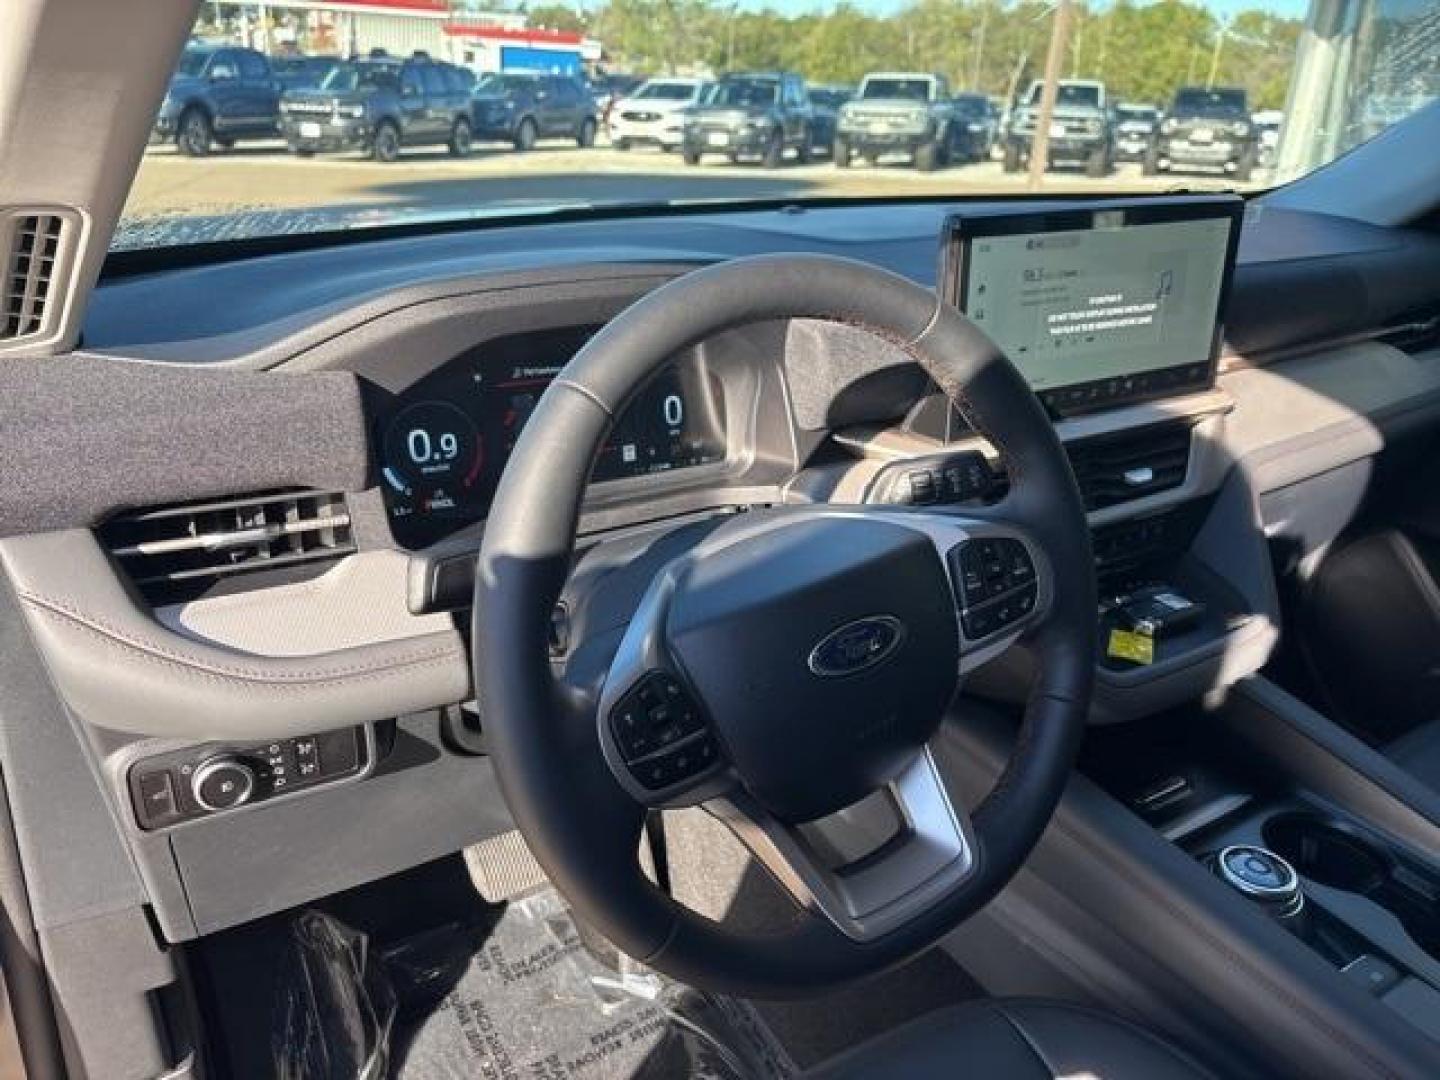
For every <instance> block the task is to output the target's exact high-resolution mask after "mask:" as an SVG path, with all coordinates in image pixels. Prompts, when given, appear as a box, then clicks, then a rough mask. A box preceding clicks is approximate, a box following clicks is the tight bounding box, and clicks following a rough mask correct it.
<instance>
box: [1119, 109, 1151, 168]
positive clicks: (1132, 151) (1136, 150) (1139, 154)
mask: <svg viewBox="0 0 1440 1080" xmlns="http://www.w3.org/2000/svg"><path fill="white" fill-rule="evenodd" d="M1159 124H1160V110H1159V109H1157V108H1156V107H1155V106H1154V105H1132V104H1130V103H1129V102H1121V103H1120V104H1119V105H1116V106H1115V160H1116V161H1142V160H1144V158H1145V151H1147V150H1149V149H1150V140H1151V139H1152V138H1154V136H1155V128H1156V127H1158V126H1159Z"/></svg>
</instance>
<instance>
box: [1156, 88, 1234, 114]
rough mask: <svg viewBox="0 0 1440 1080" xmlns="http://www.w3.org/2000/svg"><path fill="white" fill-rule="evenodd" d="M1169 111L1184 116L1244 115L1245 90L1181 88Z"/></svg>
mask: <svg viewBox="0 0 1440 1080" xmlns="http://www.w3.org/2000/svg"><path fill="white" fill-rule="evenodd" d="M1170 111H1171V112H1172V113H1176V114H1179V115H1185V116H1230V115H1239V116H1244V115H1246V112H1245V91H1244V90H1199V89H1191V90H1181V91H1180V92H1179V93H1178V94H1176V95H1175V104H1174V105H1173V106H1172V107H1171V109H1170Z"/></svg>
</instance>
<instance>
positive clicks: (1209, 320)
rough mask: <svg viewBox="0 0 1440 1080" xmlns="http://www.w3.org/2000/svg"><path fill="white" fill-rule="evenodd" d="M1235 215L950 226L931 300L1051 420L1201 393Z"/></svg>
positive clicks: (1148, 212)
mask: <svg viewBox="0 0 1440 1080" xmlns="http://www.w3.org/2000/svg"><path fill="white" fill-rule="evenodd" d="M1240 209H1241V204H1240V203H1239V200H1232V199H1205V200H1195V201H1167V202H1165V203H1163V204H1156V203H1153V202H1137V203H1135V204H1131V205H1124V204H1115V203H1110V204H1106V206H1105V207H1104V208H1102V209H1086V210H1084V211H1074V210H1062V211H1057V212H1048V213H1047V212H1040V213H1034V212H1030V213H1023V214H1016V213H1013V212H1012V213H1009V214H1004V215H998V214H997V215H984V216H978V217H966V216H960V217H956V218H954V219H952V220H951V222H950V224H949V230H950V236H949V240H948V243H947V255H946V265H945V267H944V269H943V271H942V282H943V285H942V287H944V288H946V289H947V290H948V295H947V299H949V300H951V301H952V302H953V303H955V305H956V306H957V307H959V308H960V309H961V310H962V311H964V312H965V313H966V314H967V315H968V316H969V317H970V318H971V319H972V320H973V321H974V322H975V323H976V325H978V326H979V327H980V328H981V329H982V330H984V331H985V332H986V333H987V334H988V335H989V336H990V337H991V338H992V339H993V340H994V341H995V342H996V343H997V344H998V345H999V346H1000V347H1001V348H1002V349H1004V351H1005V354H1006V355H1007V356H1008V357H1009V358H1010V360H1011V361H1012V362H1013V363H1014V364H1015V366H1016V367H1017V368H1019V370H1020V372H1021V373H1022V374H1023V375H1024V376H1025V377H1026V379H1027V380H1028V381H1029V382H1030V385H1031V386H1032V387H1033V388H1034V390H1035V391H1036V393H1037V394H1039V395H1040V397H1041V399H1042V400H1043V401H1044V402H1045V403H1046V404H1047V405H1049V406H1050V407H1051V408H1052V409H1053V410H1055V411H1056V412H1059V413H1074V412H1079V411H1084V410H1086V409H1090V408H1099V407H1103V406H1109V405H1114V404H1118V403H1121V402H1127V401H1136V400H1141V399H1145V398H1153V397H1159V396H1163V395H1166V394H1175V393H1180V392H1182V391H1187V390H1191V389H1198V388H1203V387H1206V386H1208V385H1210V383H1211V381H1212V380H1213V377H1214V368H1215V361H1216V358H1217V355H1218V352H1219V347H1220V336H1221V335H1220V326H1221V318H1222V314H1223V309H1224V301H1225V294H1226V292H1227V289H1228V285H1229V280H1230V274H1231V270H1232V267H1233V262H1234V249H1235V234H1236V232H1237V230H1238V223H1239V213H1240Z"/></svg>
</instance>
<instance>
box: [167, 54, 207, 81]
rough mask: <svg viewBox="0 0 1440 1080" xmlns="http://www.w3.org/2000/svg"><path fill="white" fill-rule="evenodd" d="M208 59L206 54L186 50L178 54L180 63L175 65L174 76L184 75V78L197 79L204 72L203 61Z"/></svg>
mask: <svg viewBox="0 0 1440 1080" xmlns="http://www.w3.org/2000/svg"><path fill="white" fill-rule="evenodd" d="M209 59H210V54H209V53H208V52H202V51H201V50H199V49H186V50H185V51H184V52H183V53H181V54H180V63H178V64H176V65H175V74H177V75H184V76H185V77H186V78H189V79H194V78H198V77H199V75H200V73H201V72H203V71H204V70H205V61H207V60H209Z"/></svg>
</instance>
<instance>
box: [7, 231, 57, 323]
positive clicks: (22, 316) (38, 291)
mask: <svg viewBox="0 0 1440 1080" xmlns="http://www.w3.org/2000/svg"><path fill="white" fill-rule="evenodd" d="M64 224H65V219H64V218H62V217H61V216H60V215H59V214H22V215H19V216H17V217H15V218H14V219H13V223H12V226H11V238H10V261H9V264H8V265H7V266H6V268H5V278H4V289H5V292H4V300H3V308H0V341H9V340H14V339H18V338H22V337H31V336H33V335H35V334H39V333H40V332H41V331H42V330H43V329H44V328H45V315H46V309H47V305H48V304H49V302H50V297H51V294H52V290H53V288H54V284H55V266H56V262H57V260H58V259H59V257H60V233H61V230H62V229H63V228H64Z"/></svg>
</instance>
